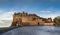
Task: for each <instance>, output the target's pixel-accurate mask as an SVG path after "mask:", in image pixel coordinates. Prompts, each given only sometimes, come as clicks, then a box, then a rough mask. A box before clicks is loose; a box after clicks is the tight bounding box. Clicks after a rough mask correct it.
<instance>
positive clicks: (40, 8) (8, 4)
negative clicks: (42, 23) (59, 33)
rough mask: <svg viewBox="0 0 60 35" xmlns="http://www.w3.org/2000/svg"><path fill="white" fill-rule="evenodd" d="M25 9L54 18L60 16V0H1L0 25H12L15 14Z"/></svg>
mask: <svg viewBox="0 0 60 35" xmlns="http://www.w3.org/2000/svg"><path fill="white" fill-rule="evenodd" d="M23 11H25V12H27V13H35V14H37V15H38V16H41V17H44V18H48V17H51V18H52V19H53V18H55V17H57V16H60V0H0V27H5V26H7V25H8V26H10V25H11V23H12V20H13V14H14V13H15V12H23ZM3 20H4V21H3ZM5 22H6V23H5Z"/></svg>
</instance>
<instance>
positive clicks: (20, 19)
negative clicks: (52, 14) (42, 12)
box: [12, 12, 53, 26]
mask: <svg viewBox="0 0 60 35" xmlns="http://www.w3.org/2000/svg"><path fill="white" fill-rule="evenodd" d="M37 25H53V23H52V19H51V18H42V17H39V16H37V15H36V14H28V13H25V12H22V13H14V15H13V22H12V26H37Z"/></svg>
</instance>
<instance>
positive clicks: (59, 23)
mask: <svg viewBox="0 0 60 35" xmlns="http://www.w3.org/2000/svg"><path fill="white" fill-rule="evenodd" d="M53 22H54V23H55V24H56V25H60V17H56V18H54V19H53Z"/></svg>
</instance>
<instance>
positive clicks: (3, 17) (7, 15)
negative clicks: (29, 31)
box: [0, 11, 15, 20]
mask: <svg viewBox="0 0 60 35" xmlns="http://www.w3.org/2000/svg"><path fill="white" fill-rule="evenodd" d="M14 12H15V11H9V12H2V14H0V20H12V17H13V14H14Z"/></svg>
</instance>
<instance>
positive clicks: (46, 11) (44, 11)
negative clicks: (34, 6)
mask: <svg viewBox="0 0 60 35" xmlns="http://www.w3.org/2000/svg"><path fill="white" fill-rule="evenodd" d="M40 12H42V13H50V12H51V11H48V10H42V11H40Z"/></svg>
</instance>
